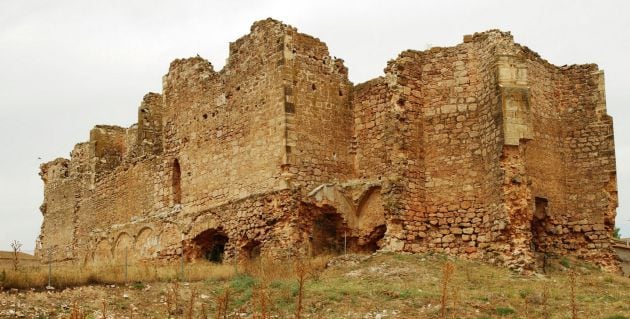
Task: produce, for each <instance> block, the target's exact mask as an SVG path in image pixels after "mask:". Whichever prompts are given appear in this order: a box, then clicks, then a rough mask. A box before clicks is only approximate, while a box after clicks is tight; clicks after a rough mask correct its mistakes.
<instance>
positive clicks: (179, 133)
mask: <svg viewBox="0 0 630 319" xmlns="http://www.w3.org/2000/svg"><path fill="white" fill-rule="evenodd" d="M41 176H42V179H43V180H44V184H45V188H44V192H45V199H44V203H43V205H42V207H41V210H42V213H43V214H44V222H43V225H42V230H41V235H40V245H39V248H38V251H37V253H38V255H40V256H41V254H42V253H43V252H44V251H47V250H48V249H49V248H51V249H52V250H53V252H54V253H53V257H54V259H55V261H58V262H73V263H109V262H116V260H120V259H121V258H123V257H124V255H125V254H127V255H128V256H127V257H128V258H131V259H132V260H168V259H173V258H179V257H178V256H180V255H181V254H183V255H184V256H185V257H186V258H187V259H190V260H197V259H202V258H207V259H211V260H217V261H220V260H224V259H225V260H233V259H235V258H236V259H244V258H254V257H256V256H258V255H260V254H262V255H268V256H274V257H277V258H282V257H285V256H291V255H295V254H320V253H324V252H340V251H342V250H343V249H344V247H346V248H345V249H348V250H350V251H365V252H369V251H374V250H377V249H383V250H392V251H407V252H440V253H446V254H452V255H459V256H463V257H466V258H478V259H484V260H487V261H489V262H493V263H496V264H500V265H504V266H507V267H510V268H512V269H515V270H518V271H523V270H525V271H527V270H535V269H537V268H539V267H540V266H541V263H542V260H543V259H544V256H545V255H548V254H559V255H573V256H577V257H580V258H584V259H587V260H591V261H593V262H595V263H597V264H599V265H600V266H602V267H603V268H605V269H607V270H610V271H617V270H618V269H619V262H618V260H617V258H616V256H615V254H614V252H613V250H612V246H611V232H612V230H613V228H614V217H615V209H616V207H617V186H616V169H615V151H614V142H613V130H612V119H611V117H610V116H608V115H607V114H606V102H605V94H604V79H603V73H602V72H601V71H599V70H598V68H597V66H596V65H592V64H588V65H572V66H562V67H557V66H554V65H552V64H550V63H548V62H547V61H545V60H544V59H542V58H541V57H539V56H538V55H537V54H536V53H535V52H533V51H531V50H530V49H528V48H527V47H524V46H521V45H519V44H516V43H514V41H513V37H512V36H511V35H510V33H506V32H501V31H497V30H490V31H487V32H482V33H476V34H474V35H468V36H465V37H464V42H463V43H461V44H459V45H457V46H454V47H448V48H438V47H435V48H431V49H429V50H426V51H413V50H409V51H404V52H402V53H400V55H399V56H398V57H397V58H396V59H394V60H391V61H389V62H388V64H387V67H386V68H385V74H384V75H383V76H381V77H379V78H376V79H373V80H370V81H368V82H365V83H362V84H358V85H353V84H352V83H351V82H350V81H349V80H348V74H347V69H346V67H345V66H344V65H343V61H342V60H340V59H336V58H332V57H331V56H330V55H329V53H328V49H327V47H326V45H325V44H324V43H323V42H321V41H320V40H318V39H316V38H313V37H311V36H309V35H305V34H301V33H299V32H297V30H296V29H295V28H293V27H291V26H288V25H284V24H282V23H281V22H278V21H275V20H272V19H267V20H263V21H259V22H256V23H254V24H253V26H252V28H251V33H250V34H248V35H245V36H243V37H242V38H240V39H238V40H236V41H235V42H233V43H231V44H230V56H229V58H228V61H227V64H226V66H225V67H224V68H223V69H222V70H220V71H218V72H217V71H215V70H214V69H213V67H212V65H211V64H210V63H209V62H208V61H206V60H204V59H202V58H200V57H193V58H189V59H178V60H175V61H173V62H172V63H171V65H170V68H169V71H168V73H167V74H166V75H165V76H164V78H163V92H162V93H161V94H158V93H149V94H147V95H146V96H145V97H144V99H143V100H142V102H141V104H140V107H139V111H138V124H136V125H133V126H132V127H130V128H121V127H115V126H97V127H95V128H94V129H93V130H92V131H91V132H90V140H89V141H88V142H85V143H80V144H78V145H77V146H76V147H75V148H74V150H73V151H72V153H71V158H70V159H56V160H54V161H52V162H48V163H46V164H43V165H42V166H41ZM182 249H183V250H182Z"/></svg>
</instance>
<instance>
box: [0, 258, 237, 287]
mask: <svg viewBox="0 0 630 319" xmlns="http://www.w3.org/2000/svg"><path fill="white" fill-rule="evenodd" d="M180 272H181V271H180V265H179V264H172V265H167V264H164V265H151V264H144V265H140V266H129V267H128V274H127V280H125V267H124V266H120V265H103V266H98V267H89V266H86V267H80V266H70V265H68V266H54V267H53V268H52V276H51V284H52V286H53V287H55V288H60V289H63V288H69V287H76V286H84V285H99V284H125V283H127V282H165V281H167V282H168V281H176V280H178V279H180ZM184 273H185V278H186V280H188V281H200V280H207V279H217V280H226V279H228V278H231V277H232V276H233V275H234V267H232V266H230V265H221V264H213V263H208V262H198V263H195V264H189V265H187V266H186V267H185V268H184ZM47 285H48V267H47V266H45V265H44V266H33V267H23V268H22V269H19V270H17V271H16V270H13V269H2V270H0V287H3V288H17V289H27V288H36V289H41V288H45V287H46V286H47Z"/></svg>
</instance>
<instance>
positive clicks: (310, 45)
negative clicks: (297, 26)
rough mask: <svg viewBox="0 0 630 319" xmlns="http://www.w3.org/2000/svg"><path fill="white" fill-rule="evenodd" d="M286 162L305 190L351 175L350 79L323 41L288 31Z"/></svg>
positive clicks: (299, 184)
mask: <svg viewBox="0 0 630 319" xmlns="http://www.w3.org/2000/svg"><path fill="white" fill-rule="evenodd" d="M284 45H285V49H284V50H285V52H284V59H283V64H284V67H285V68H284V74H283V77H284V82H283V85H284V91H285V92H284V94H285V107H284V110H285V113H286V121H287V132H286V138H287V144H286V150H285V151H286V156H287V164H288V165H287V167H286V168H285V169H287V170H288V172H289V173H290V174H291V177H292V179H293V181H294V182H293V185H294V186H297V187H301V188H303V189H304V190H305V191H307V192H308V191H309V190H312V189H313V188H314V187H316V186H318V185H319V184H321V183H325V182H334V181H341V180H347V179H349V178H351V177H352V176H353V173H354V170H353V166H352V162H353V158H352V154H351V152H350V146H349V145H348V141H349V140H350V139H351V137H352V109H351V106H350V100H349V97H350V93H351V84H350V82H349V81H348V71H347V69H346V68H345V66H344V65H343V61H342V60H340V59H333V58H332V57H331V56H330V55H329V53H328V48H327V47H326V45H325V44H324V43H323V42H320V41H319V40H318V39H315V38H313V37H311V36H309V35H305V34H301V33H298V32H296V31H295V30H291V31H290V32H288V33H287V35H286V36H285V43H284Z"/></svg>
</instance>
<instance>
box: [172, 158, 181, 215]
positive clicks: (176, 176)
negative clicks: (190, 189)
mask: <svg viewBox="0 0 630 319" xmlns="http://www.w3.org/2000/svg"><path fill="white" fill-rule="evenodd" d="M172 182H173V185H172V186H173V204H181V203H182V171H181V168H180V166H179V160H177V159H175V161H174V162H173V181H172Z"/></svg>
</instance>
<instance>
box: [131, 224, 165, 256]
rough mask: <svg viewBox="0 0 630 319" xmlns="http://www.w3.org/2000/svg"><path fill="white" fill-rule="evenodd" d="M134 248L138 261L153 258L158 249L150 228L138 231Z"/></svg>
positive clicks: (154, 235) (157, 243)
mask: <svg viewBox="0 0 630 319" xmlns="http://www.w3.org/2000/svg"><path fill="white" fill-rule="evenodd" d="M134 247H135V249H134V251H135V254H136V255H137V256H138V257H139V258H140V259H148V258H152V257H155V256H156V254H157V251H158V248H159V240H158V237H157V236H156V234H155V232H154V231H153V229H151V228H150V227H144V228H142V229H140V231H139V232H138V235H137V236H136V241H135V246H134Z"/></svg>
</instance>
